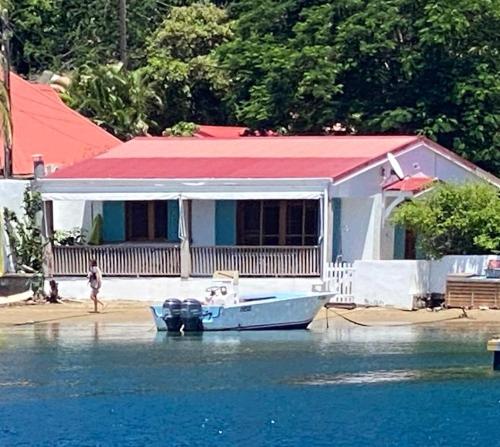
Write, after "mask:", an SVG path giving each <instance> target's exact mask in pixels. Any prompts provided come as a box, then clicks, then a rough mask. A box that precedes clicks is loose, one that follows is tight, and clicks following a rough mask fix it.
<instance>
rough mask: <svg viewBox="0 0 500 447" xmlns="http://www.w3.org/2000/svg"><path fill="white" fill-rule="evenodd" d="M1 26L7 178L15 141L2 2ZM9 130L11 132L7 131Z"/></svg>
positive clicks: (7, 35) (7, 29)
mask: <svg viewBox="0 0 500 447" xmlns="http://www.w3.org/2000/svg"><path fill="white" fill-rule="evenodd" d="M0 8H1V10H0V24H1V30H0V31H1V35H0V52H1V54H0V64H1V68H2V78H3V79H2V82H3V85H4V89H5V93H6V104H5V109H6V111H7V113H6V115H7V116H3V117H2V119H7V120H8V124H7V125H5V123H4V125H3V126H2V127H3V128H4V132H3V133H4V135H3V138H2V139H3V175H4V177H5V178H9V177H11V176H12V139H13V126H12V120H11V115H10V112H11V108H10V104H11V95H10V27H9V19H8V16H7V5H6V4H5V3H4V2H0ZM6 128H8V129H9V132H6V131H5V129H6Z"/></svg>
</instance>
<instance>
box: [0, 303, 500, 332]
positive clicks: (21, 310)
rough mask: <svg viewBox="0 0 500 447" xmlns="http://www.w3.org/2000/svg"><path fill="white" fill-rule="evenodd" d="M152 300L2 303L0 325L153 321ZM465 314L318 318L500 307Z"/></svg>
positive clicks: (404, 320)
mask: <svg viewBox="0 0 500 447" xmlns="http://www.w3.org/2000/svg"><path fill="white" fill-rule="evenodd" d="M148 305H149V303H145V302H143V301H110V302H107V303H106V306H105V308H104V309H103V310H102V311H101V312H100V313H97V314H95V313H93V312H92V310H93V306H92V303H91V302H90V300H89V301H69V302H64V303H63V304H35V305H26V304H17V305H10V306H4V307H0V327H9V326H19V325H25V324H36V323H44V322H56V321H60V322H63V321H64V322H66V323H68V324H71V323H75V324H78V323H82V322H106V323H134V324H137V323H151V314H150V310H149V307H148ZM467 316H468V318H463V313H462V310H460V309H447V310H441V311H439V312H429V311H427V310H425V309H422V310H417V311H411V312H410V311H403V310H398V309H389V308H373V307H372V308H356V309H352V310H346V309H330V310H326V309H322V310H321V311H320V312H319V313H318V315H317V316H316V320H325V319H326V318H328V320H329V322H331V323H334V322H335V321H342V322H344V323H345V322H346V319H347V320H351V321H352V322H354V323H353V324H355V323H358V324H361V325H366V326H399V325H409V324H422V325H425V324H454V325H455V324H458V325H460V324H464V323H466V324H467V325H470V324H474V325H482V324H484V323H498V324H499V329H500V310H484V311H481V310H468V311H467Z"/></svg>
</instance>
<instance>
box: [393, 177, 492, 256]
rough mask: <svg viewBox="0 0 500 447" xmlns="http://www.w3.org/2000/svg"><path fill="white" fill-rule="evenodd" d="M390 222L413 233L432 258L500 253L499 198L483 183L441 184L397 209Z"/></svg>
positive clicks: (423, 249)
mask: <svg viewBox="0 0 500 447" xmlns="http://www.w3.org/2000/svg"><path fill="white" fill-rule="evenodd" d="M392 220H393V223H395V224H399V225H404V226H405V227H406V228H407V229H410V230H413V231H414V232H415V234H417V235H418V238H417V240H418V244H420V248H421V249H422V251H423V252H424V253H425V254H426V255H427V256H429V257H432V258H439V257H441V256H445V255H466V254H483V253H491V252H500V195H499V192H498V189H497V188H496V187H493V186H490V185H488V184H485V183H468V184H463V185H453V184H441V185H439V186H436V187H435V188H434V189H433V190H432V191H429V192H427V193H426V194H425V195H424V196H423V197H420V198H417V199H414V200H411V201H407V202H405V203H404V204H402V205H401V206H399V207H398V208H397V209H396V211H395V213H394V216H393V217H392Z"/></svg>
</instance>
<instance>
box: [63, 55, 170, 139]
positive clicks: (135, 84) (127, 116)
mask: <svg viewBox="0 0 500 447" xmlns="http://www.w3.org/2000/svg"><path fill="white" fill-rule="evenodd" d="M150 82H151V81H150V79H149V77H148V75H147V73H146V72H145V70H144V69H137V70H135V71H126V70H124V69H123V66H122V64H121V63H115V64H111V65H98V66H96V67H89V66H84V67H82V68H80V69H79V70H78V71H77V72H76V74H75V76H74V79H73V82H72V84H71V87H70V89H69V91H68V92H67V93H66V94H65V96H64V97H65V99H66V101H67V102H68V104H69V105H70V106H71V107H73V108H74V109H76V110H78V111H79V112H80V113H82V114H83V115H87V116H90V117H92V119H93V120H94V121H95V122H96V123H97V124H99V125H101V126H102V127H104V128H105V129H107V130H108V131H110V132H112V133H114V134H115V135H116V136H117V137H119V138H123V139H128V138H131V137H133V136H135V135H144V134H146V133H147V132H148V129H149V126H150V125H152V124H154V122H153V121H152V120H151V119H150V118H149V114H148V112H149V111H150V110H151V109H153V108H154V107H159V106H160V105H161V100H160V98H159V97H158V96H157V95H156V94H155V92H154V90H153V89H152V88H151V85H150Z"/></svg>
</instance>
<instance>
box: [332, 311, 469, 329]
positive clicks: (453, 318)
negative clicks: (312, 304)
mask: <svg viewBox="0 0 500 447" xmlns="http://www.w3.org/2000/svg"><path fill="white" fill-rule="evenodd" d="M325 309H326V312H327V314H326V315H327V329H328V311H331V312H333V313H334V314H335V315H337V316H338V317H340V318H343V319H344V320H346V321H348V322H349V323H352V324H355V325H356V326H362V327H401V326H417V325H419V324H433V323H441V322H443V321H451V320H462V319H464V318H466V319H471V318H470V317H469V316H468V315H467V313H466V312H465V309H462V312H463V313H462V314H461V315H457V316H456V317H449V318H443V319H441V320H433V321H415V322H410V323H396V324H366V323H361V322H359V321H355V320H353V319H351V318H348V317H346V316H345V314H340V313H338V312H335V311H334V310H333V309H332V308H331V307H325ZM351 312H354V310H353V311H350V312H346V313H351Z"/></svg>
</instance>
